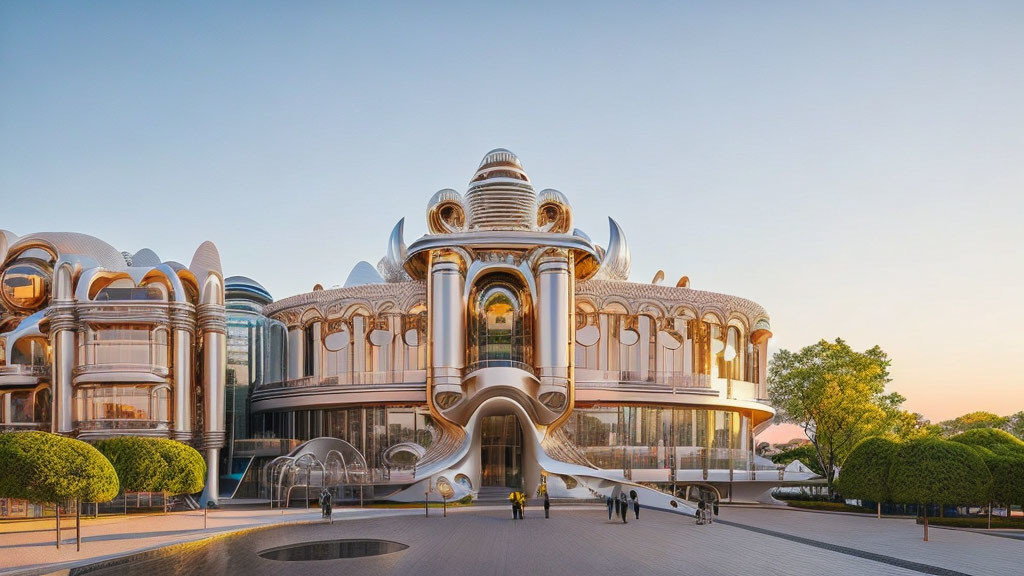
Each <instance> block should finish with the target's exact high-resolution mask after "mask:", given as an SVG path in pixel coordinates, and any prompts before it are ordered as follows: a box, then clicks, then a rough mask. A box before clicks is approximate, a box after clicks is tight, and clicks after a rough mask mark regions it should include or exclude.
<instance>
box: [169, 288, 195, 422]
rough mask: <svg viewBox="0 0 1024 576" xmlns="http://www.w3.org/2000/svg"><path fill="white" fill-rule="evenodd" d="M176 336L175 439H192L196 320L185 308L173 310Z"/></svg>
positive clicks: (174, 365) (174, 363) (172, 322)
mask: <svg viewBox="0 0 1024 576" xmlns="http://www.w3.org/2000/svg"><path fill="white" fill-rule="evenodd" d="M171 328H172V329H173V336H174V362H173V368H174V439H175V440H178V441H180V442H188V441H190V440H192V398H193V396H194V394H193V392H192V371H193V364H192V353H193V352H192V334H193V333H194V332H195V320H194V319H193V317H192V314H191V311H190V310H188V309H185V308H181V309H175V310H174V311H172V312H171Z"/></svg>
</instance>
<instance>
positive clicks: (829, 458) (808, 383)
mask: <svg viewBox="0 0 1024 576" xmlns="http://www.w3.org/2000/svg"><path fill="white" fill-rule="evenodd" d="M889 362H890V361H889V357H888V356H887V355H886V354H885V352H883V351H882V349H881V348H879V347H878V346H875V347H874V348H871V349H870V350H866V351H864V352H856V351H854V350H853V349H851V348H850V346H849V345H848V344H847V343H846V342H844V341H843V340H842V339H836V341H835V342H828V341H826V340H822V341H820V342H818V343H817V344H813V345H811V346H807V347H805V348H803V349H801V350H800V351H799V352H795V353H794V352H790V351H788V350H780V351H779V352H777V353H776V354H775V356H774V357H773V358H772V362H771V366H770V368H769V373H768V395H769V397H770V398H771V402H772V405H773V406H774V407H775V409H776V410H777V412H778V415H779V418H780V419H781V420H784V421H788V422H794V423H796V424H798V425H800V426H801V427H802V428H803V429H804V433H805V434H806V435H807V438H808V439H809V440H810V441H811V444H812V445H813V446H814V450H815V456H816V458H817V460H818V464H819V466H820V468H821V470H822V471H823V473H824V474H823V475H824V476H825V480H826V482H827V485H828V492H829V495H830V496H832V495H833V494H834V486H833V482H834V481H835V475H836V470H837V469H838V467H839V466H841V465H842V463H843V461H845V460H846V457H847V456H848V455H849V453H850V451H851V450H853V447H854V446H856V445H857V443H858V442H860V441H861V440H863V439H864V438H867V437H869V436H877V435H881V434H889V433H892V432H893V424H894V419H895V418H896V416H897V415H898V414H899V413H900V410H899V406H900V404H902V403H903V400H904V398H903V397H902V396H900V395H899V394H896V393H892V394H888V395H887V394H886V393H885V385H886V384H887V383H888V382H889Z"/></svg>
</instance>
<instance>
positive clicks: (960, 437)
mask: <svg viewBox="0 0 1024 576" xmlns="http://www.w3.org/2000/svg"><path fill="white" fill-rule="evenodd" d="M950 440H952V441H953V442H959V443H961V444H965V445H967V446H970V447H972V448H974V449H975V450H976V451H977V452H978V454H979V455H980V456H981V457H982V459H983V460H984V461H985V465H986V466H987V467H988V470H989V472H990V473H991V474H992V484H991V486H990V488H989V499H990V500H991V501H992V502H1001V503H1003V504H1017V503H1024V442H1021V441H1020V440H1018V439H1017V438H1015V437H1014V436H1013V435H1011V434H1010V433H1008V432H1004V431H1003V430H996V429H994V428H974V429H971V430H968V431H967V432H963V433H961V434H957V435H956V436H954V437H952V438H950Z"/></svg>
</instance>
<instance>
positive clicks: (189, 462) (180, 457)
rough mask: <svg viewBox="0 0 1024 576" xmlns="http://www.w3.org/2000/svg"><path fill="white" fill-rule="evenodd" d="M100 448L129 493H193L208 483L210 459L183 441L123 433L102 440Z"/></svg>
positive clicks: (97, 445)
mask: <svg viewBox="0 0 1024 576" xmlns="http://www.w3.org/2000/svg"><path fill="white" fill-rule="evenodd" d="M96 447H97V448H98V449H99V450H100V451H101V452H103V454H104V455H106V456H107V458H109V459H110V461H111V463H112V464H113V465H114V468H115V469H116V470H117V475H118V478H120V479H121V486H122V489H123V490H124V491H126V492H165V493H167V494H171V495H178V494H192V493H195V492H199V491H200V490H202V489H203V486H204V485H205V483H206V461H205V460H203V457H202V455H200V454H199V452H197V451H196V449H195V448H192V447H191V446H188V445H187V444H182V443H181V442H176V441H174V440H168V439H166V438H149V437H145V436H123V437H119V438H111V439H109V440H101V441H100V442H97V443H96Z"/></svg>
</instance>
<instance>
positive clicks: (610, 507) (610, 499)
mask: <svg viewBox="0 0 1024 576" xmlns="http://www.w3.org/2000/svg"><path fill="white" fill-rule="evenodd" d="M605 500H606V502H605V503H606V504H608V519H609V520H611V519H612V509H613V508H615V502H613V501H612V497H611V496H609V497H607V498H606V499H605Z"/></svg>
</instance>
